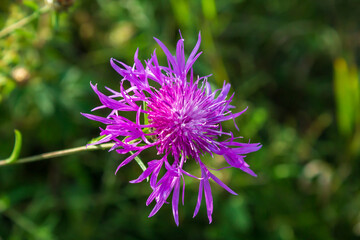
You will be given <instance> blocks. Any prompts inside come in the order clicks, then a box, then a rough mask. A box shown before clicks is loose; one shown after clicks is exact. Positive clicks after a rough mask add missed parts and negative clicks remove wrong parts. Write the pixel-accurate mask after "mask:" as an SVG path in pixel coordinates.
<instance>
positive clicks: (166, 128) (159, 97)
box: [148, 84, 211, 156]
mask: <svg viewBox="0 0 360 240" xmlns="http://www.w3.org/2000/svg"><path fill="white" fill-rule="evenodd" d="M206 100H207V99H206V96H205V94H204V92H203V91H201V90H200V89H198V88H196V87H195V88H194V87H190V86H189V84H187V85H185V86H184V85H179V84H172V85H170V86H169V85H165V86H163V87H162V88H161V89H160V90H157V91H156V92H154V94H153V96H152V97H150V99H149V101H148V103H149V104H148V109H149V115H148V118H149V122H150V123H151V124H152V127H153V132H154V133H156V138H157V139H158V141H159V149H158V150H159V153H164V150H166V149H171V151H173V152H174V151H177V152H184V153H185V154H188V155H192V156H194V154H196V155H197V153H198V152H199V150H204V148H203V147H202V146H203V145H204V144H205V143H206V141H205V140H204V139H205V138H209V137H210V136H209V135H208V134H207V128H208V126H207V116H208V115H209V113H211V111H210V110H209V109H206V108H204V105H203V103H204V102H206Z"/></svg>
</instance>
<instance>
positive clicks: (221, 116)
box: [83, 34, 261, 225]
mask: <svg viewBox="0 0 360 240" xmlns="http://www.w3.org/2000/svg"><path fill="white" fill-rule="evenodd" d="M155 41H156V42H157V43H158V44H159V45H160V47H161V48H162V50H163V51H164V53H165V55H166V57H167V60H168V66H161V65H159V63H158V60H157V56H156V53H155V51H154V53H153V54H152V56H151V58H150V59H149V60H147V61H145V66H144V65H143V64H142V63H141V62H140V60H139V59H138V50H137V51H136V52H135V56H134V62H135V63H134V65H133V66H132V67H131V66H128V65H126V64H124V63H122V62H120V61H117V60H115V59H113V58H112V59H111V60H110V63H111V66H112V67H113V68H114V69H115V70H116V71H117V72H118V73H119V74H120V75H121V76H122V80H121V81H120V88H119V90H118V91H115V90H112V89H110V88H106V89H107V90H108V91H109V92H110V95H105V94H103V93H101V92H100V91H99V90H98V89H97V85H92V84H91V86H92V88H93V90H94V91H95V93H96V94H97V95H98V97H99V99H100V102H101V103H102V105H101V106H99V107H96V108H94V109H93V110H97V109H101V108H107V109H109V110H110V114H109V115H108V116H107V117H106V118H104V117H99V116H96V115H92V114H85V113H84V114H83V115H84V116H85V117H87V118H89V119H91V120H95V121H99V122H101V123H103V124H105V125H106V128H105V129H101V132H100V135H102V136H104V137H103V138H102V139H101V140H99V141H98V142H96V143H94V144H100V143H105V142H113V143H114V146H113V147H112V149H111V150H116V151H117V152H118V153H119V154H126V153H129V152H131V153H133V152H134V153H133V154H131V155H130V156H129V157H127V158H126V159H125V160H124V161H123V162H121V163H120V165H119V166H118V168H117V169H116V172H117V171H118V170H119V169H120V168H121V167H122V166H124V165H126V164H128V163H129V162H131V161H132V160H133V159H135V157H137V156H138V155H139V154H140V153H141V152H142V151H143V150H145V149H147V148H150V147H156V149H157V152H158V155H160V156H161V158H160V159H159V160H152V161H150V162H148V168H147V169H146V170H145V171H144V172H143V173H142V174H141V175H140V176H139V177H138V178H137V179H135V180H133V181H130V182H131V183H138V182H141V181H143V180H144V179H146V178H147V177H150V186H151V188H152V190H153V192H152V193H151V194H150V196H149V198H148V200H147V202H146V204H147V205H149V204H150V203H152V202H153V201H154V200H155V202H156V204H155V207H154V208H153V210H152V211H151V213H150V215H149V217H151V216H153V215H154V214H156V213H157V211H159V209H160V208H161V206H162V205H163V204H164V203H166V202H167V199H168V197H169V196H170V194H171V193H172V209H173V215H174V219H175V222H176V224H177V225H179V214H178V204H179V197H180V189H181V181H182V183H183V184H182V202H183V204H184V192H185V182H184V175H186V176H188V177H192V178H195V179H198V180H199V182H200V184H199V195H198V201H197V204H196V208H195V212H194V217H195V216H196V214H197V213H198V211H199V208H200V204H201V201H202V196H203V193H204V197H205V203H206V207H207V214H208V218H209V221H210V222H211V221H212V211H213V200H212V195H211V188H210V182H209V180H210V178H211V179H212V180H214V181H215V182H216V183H217V184H219V185H220V186H221V187H223V188H224V189H225V190H227V191H228V192H230V193H231V194H234V195H236V193H235V192H234V191H233V190H231V189H230V188H229V187H228V186H226V185H225V184H224V183H223V182H222V181H221V180H220V179H218V178H217V177H216V176H215V175H214V174H212V173H211V172H210V170H209V167H207V166H206V165H205V164H204V163H203V162H202V160H201V156H202V155H204V154H205V153H209V154H211V155H213V154H214V153H215V154H218V155H222V156H223V157H224V158H225V160H226V161H227V163H228V164H229V165H230V166H229V167H235V168H239V169H241V170H243V171H244V172H246V173H248V174H250V175H253V176H256V175H255V173H254V172H253V171H252V170H251V169H250V168H249V165H248V164H247V163H246V162H245V161H244V158H245V156H246V154H247V153H250V152H254V151H257V150H259V149H260V148H261V145H260V144H258V143H240V142H238V141H237V140H238V138H239V137H237V138H235V137H234V136H233V134H232V133H231V132H226V131H224V130H223V129H222V125H221V124H222V122H224V121H227V120H231V119H232V120H234V123H235V118H236V117H238V116H240V115H241V114H242V113H243V112H245V111H246V109H245V110H243V111H241V112H238V113H232V111H231V109H233V108H234V107H233V106H231V105H230V103H231V100H232V98H233V96H234V94H233V95H231V96H230V97H228V98H227V96H228V93H229V90H230V84H228V83H224V85H223V87H222V88H221V89H218V90H216V91H212V90H211V87H210V84H209V83H208V81H207V77H208V76H205V77H197V78H196V79H194V77H193V68H192V66H193V64H194V63H195V61H196V59H197V58H198V57H199V56H200V54H201V52H200V53H198V50H199V47H200V42H201V37H200V34H199V38H198V41H197V43H196V45H195V47H194V49H193V50H192V52H191V54H190V55H189V57H188V59H187V60H186V59H185V54H184V39H182V38H181V39H180V40H179V41H178V43H177V46H176V55H175V56H173V55H172V54H171V53H170V51H169V50H168V49H167V48H166V46H165V45H164V44H163V43H162V42H160V41H159V40H158V39H156V38H155ZM125 82H128V83H129V84H130V85H129V86H130V87H128V88H126V89H125ZM129 111H130V112H134V113H135V114H136V119H135V121H131V120H129V119H127V118H125V117H123V116H122V114H121V112H129ZM143 119H144V121H143ZM235 126H236V124H235ZM236 128H237V126H236ZM222 135H225V136H227V139H226V140H225V141H220V140H219V137H220V136H222ZM186 161H195V162H196V163H197V164H198V165H199V166H200V168H201V177H196V176H193V175H192V174H190V173H188V172H187V171H185V170H184V164H185V162H186ZM162 168H165V171H166V172H165V174H164V175H163V176H162V177H161V178H160V179H159V180H158V178H159V172H160V170H161V169H162Z"/></svg>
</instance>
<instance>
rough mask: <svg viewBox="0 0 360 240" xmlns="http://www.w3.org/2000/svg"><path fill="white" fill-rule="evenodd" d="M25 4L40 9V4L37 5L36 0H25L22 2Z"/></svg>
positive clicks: (35, 9)
mask: <svg viewBox="0 0 360 240" xmlns="http://www.w3.org/2000/svg"><path fill="white" fill-rule="evenodd" d="M22 3H23V4H24V5H25V6H27V7H29V8H31V9H33V10H34V11H37V10H38V9H39V5H37V4H36V3H35V2H34V1H31V0H24V1H23V2H22Z"/></svg>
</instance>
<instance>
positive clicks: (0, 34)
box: [0, 5, 51, 38]
mask: <svg viewBox="0 0 360 240" xmlns="http://www.w3.org/2000/svg"><path fill="white" fill-rule="evenodd" d="M50 10H51V6H50V5H46V6H44V7H42V8H40V9H39V10H38V11H36V12H34V13H33V14H31V15H29V16H27V17H25V18H23V19H21V20H20V21H18V22H16V23H14V24H12V25H10V26H8V27H6V28H4V29H2V30H1V31H0V38H3V37H5V36H7V35H8V34H10V33H12V32H13V31H15V30H16V29H19V28H21V27H23V26H25V25H26V24H28V23H30V22H31V21H33V20H35V19H37V18H38V17H39V16H40V15H41V14H44V13H47V12H49V11H50Z"/></svg>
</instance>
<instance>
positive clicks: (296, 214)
mask: <svg viewBox="0 0 360 240" xmlns="http://www.w3.org/2000/svg"><path fill="white" fill-rule="evenodd" d="M53 2H54V4H55V3H56V6H57V9H58V10H52V9H51V10H46V11H43V10H44V9H43V7H44V6H45V3H44V2H43V1H40V0H26V1H25V0H23V1H20V0H18V1H15V0H2V1H1V2H0V29H3V28H4V27H6V26H10V25H12V24H14V23H16V22H17V21H19V20H21V19H24V18H25V17H27V16H31V18H33V21H31V22H30V23H28V24H26V25H24V26H23V27H21V28H18V29H16V30H13V31H11V32H10V33H9V34H7V35H4V36H2V37H1V38H0V159H1V158H7V157H8V156H9V155H10V153H11V149H12V147H13V139H14V136H13V129H19V130H20V131H21V132H22V134H23V149H22V151H21V157H25V156H30V155H35V154H39V153H43V152H49V151H54V150H58V149H64V148H70V147H76V146H82V145H85V144H86V143H87V142H88V141H89V140H90V139H91V138H93V137H96V136H97V135H98V133H99V129H98V127H99V125H98V123H96V122H93V121H90V120H87V119H85V118H84V117H82V116H81V115H80V112H89V111H90V109H92V108H93V107H94V106H97V105H98V104H99V101H98V98H97V96H96V95H95V94H94V93H93V92H92V90H91V88H90V85H89V82H90V81H91V82H93V83H98V84H99V86H100V89H103V87H104V86H109V87H112V88H114V89H116V88H117V87H118V84H119V80H120V77H119V75H117V73H116V72H115V71H114V70H112V68H111V67H110V64H109V59H110V57H114V58H117V59H119V60H121V61H124V62H125V63H127V64H129V65H132V63H133V54H134V52H135V50H136V48H137V47H139V50H140V52H139V54H140V58H141V59H147V58H149V57H150V54H151V53H152V51H153V49H154V48H157V49H158V51H157V53H158V55H159V58H160V61H162V63H163V64H165V58H164V55H163V54H162V53H161V51H160V48H159V47H158V46H157V45H156V43H155V41H154V40H153V36H155V37H157V38H159V39H161V40H162V41H163V42H164V43H165V44H166V45H167V46H168V47H169V48H170V49H171V51H173V52H174V49H175V44H176V41H177V39H178V38H179V34H178V30H179V29H181V31H182V35H183V37H184V38H185V50H186V52H187V53H188V54H189V53H190V51H191V50H192V47H193V46H194V44H195V43H196V40H197V34H198V32H199V31H201V33H202V38H203V41H202V45H201V50H202V51H204V53H203V54H202V56H201V57H200V58H199V60H198V61H197V62H196V64H195V66H194V70H195V73H196V74H198V75H207V74H211V73H212V74H213V77H211V78H210V81H211V82H212V83H213V84H214V86H217V87H221V86H222V82H223V80H227V81H228V82H230V83H231V84H232V87H233V89H232V91H235V92H236V95H235V98H234V102H233V105H235V106H236V110H237V111H240V110H242V109H244V108H245V107H246V106H249V110H248V111H247V112H246V114H244V115H242V116H241V117H240V118H239V119H238V121H237V123H238V125H239V127H240V133H238V132H237V131H236V130H235V128H234V126H233V124H232V122H231V121H229V122H228V123H226V124H225V127H226V128H227V130H231V131H233V132H234V133H236V134H237V135H242V136H244V141H247V140H248V139H251V141H252V142H261V143H262V144H263V148H262V149H261V150H260V151H258V152H256V153H252V154H249V156H248V157H247V160H248V163H249V164H250V165H251V166H252V169H253V170H254V171H255V172H256V173H257V174H258V175H259V176H258V177H257V178H253V177H251V176H250V175H247V174H245V173H243V172H241V171H240V170H236V169H226V170H223V171H222V172H219V173H217V175H218V176H219V177H220V178H221V179H222V180H223V181H224V182H225V183H227V184H228V185H229V186H231V187H232V189H234V190H235V191H236V192H238V193H239V195H238V196H232V195H230V194H229V193H227V192H226V191H225V190H224V189H222V188H220V187H219V186H217V185H216V184H214V183H212V189H213V195H214V214H213V219H214V220H213V223H212V224H211V225H209V224H208V220H207V217H206V209H205V204H204V202H203V204H202V207H201V209H200V212H199V214H198V216H197V217H196V218H195V219H193V218H192V213H193V211H194V208H195V204H196V199H197V191H198V182H197V181H194V180H192V179H189V178H186V183H187V187H186V194H185V195H186V196H185V206H180V210H179V213H180V227H176V225H175V223H174V221H173V217H172V211H171V206H170V205H166V206H164V207H163V208H162V209H161V210H160V211H159V212H158V213H157V214H156V215H155V216H154V217H152V218H150V219H148V218H147V216H148V214H149V213H150V211H151V209H152V206H153V205H151V206H149V207H146V206H145V201H146V199H147V196H148V195H149V194H150V193H151V189H150V187H149V184H148V183H146V182H144V183H140V184H130V183H128V181H129V180H132V179H135V178H136V177H137V176H138V175H139V174H140V173H141V169H140V168H139V166H138V165H137V164H135V163H133V164H130V165H128V166H126V167H124V168H123V169H122V170H121V171H120V172H119V173H118V174H117V175H116V176H115V175H114V171H115V169H116V167H117V165H118V164H119V163H120V162H121V160H123V159H124V158H125V156H122V155H118V154H116V153H115V152H111V153H108V152H107V151H96V152H86V153H81V154H77V155H72V156H68V157H62V158H58V159H54V160H47V161H42V162H36V163H29V164H22V165H12V166H7V167H1V168H0V239H1V240H5V239H6V240H7V239H12V240H16V239H129V240H130V239H131V240H132V239H197V240H198V239H247V240H248V239H274V240H275V239H284V240H292V239H358V238H359V237H360V187H359V186H360V174H359V173H360V163H359V160H360V158H359V155H360V153H359V149H360V111H359V106H360V100H359V96H360V94H359V91H360V89H359V75H358V69H357V68H358V66H359V65H360V63H359V53H360V52H359V45H360V24H359V23H360V22H359V16H360V4H359V2H358V1H356V0H322V1H313V0H287V1H280V0H261V1H260V0H222V1H215V0H202V1H201V0H194V1H190V0H170V1H165V0H160V1H145V0H93V1H90V0H89V1H85V0H75V1H71V0H54V1H53ZM61 4H62V5H61ZM45 8H46V7H45ZM40 9H42V10H40ZM41 11H43V12H41ZM0 35H1V32H0ZM141 157H142V159H143V160H145V161H148V160H151V159H154V158H156V156H155V154H154V155H152V156H141ZM212 161H213V164H212V165H213V167H218V166H223V165H224V160H223V159H222V158H221V157H216V158H215V159H214V160H212ZM187 168H188V169H190V171H191V170H192V169H197V166H196V165H195V164H194V163H190V162H189V164H187Z"/></svg>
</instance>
